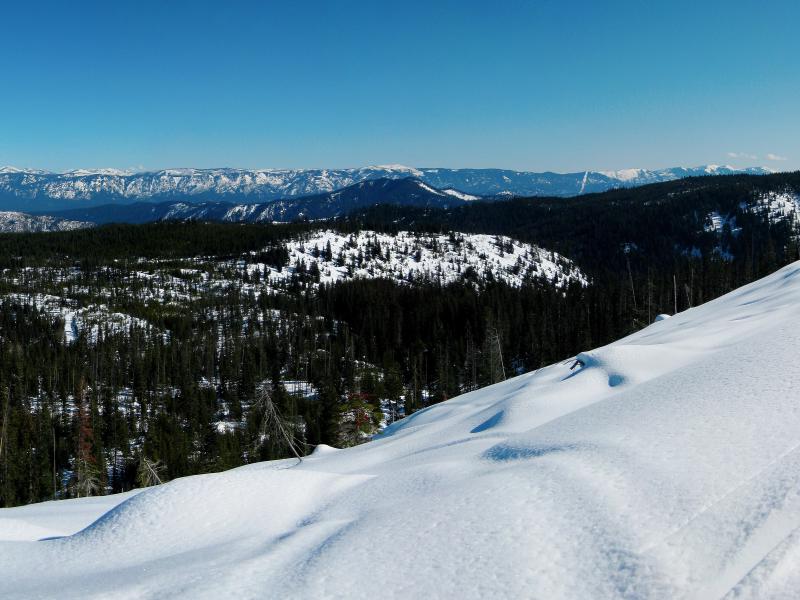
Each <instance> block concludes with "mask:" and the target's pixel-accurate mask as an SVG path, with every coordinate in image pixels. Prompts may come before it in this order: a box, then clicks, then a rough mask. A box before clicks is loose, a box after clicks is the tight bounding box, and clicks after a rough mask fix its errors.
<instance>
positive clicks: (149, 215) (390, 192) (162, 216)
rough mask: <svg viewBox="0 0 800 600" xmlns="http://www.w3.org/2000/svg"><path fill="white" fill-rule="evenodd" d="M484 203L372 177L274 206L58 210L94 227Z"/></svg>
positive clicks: (409, 181) (179, 204)
mask: <svg viewBox="0 0 800 600" xmlns="http://www.w3.org/2000/svg"><path fill="white" fill-rule="evenodd" d="M478 199H482V197H481V196H473V195H469V194H465V193H463V192H458V191H456V190H452V189H448V190H439V189H436V188H434V187H431V186H430V185H428V184H426V183H424V182H422V181H420V180H419V179H415V178H413V177H407V178H405V179H387V178H381V179H370V180H367V181H362V182H360V183H355V184H353V185H350V186H348V187H346V188H343V189H340V190H336V191H334V192H324V193H319V194H312V195H309V196H300V197H289V198H285V199H281V200H272V201H269V202H261V203H251V204H234V203H231V202H225V201H200V202H186V201H167V202H155V203H154V202H134V203H133V204H124V205H120V204H105V205H102V206H92V207H87V208H75V209H68V210H63V211H55V212H52V213H51V214H53V215H55V216H57V217H58V218H61V219H70V220H80V221H84V222H90V223H94V224H98V225H100V224H105V223H148V222H152V221H170V220H172V221H186V220H194V221H220V222H228V223H269V222H274V221H278V222H289V221H295V220H298V219H309V220H318V219H331V218H334V217H341V216H344V215H346V214H348V213H350V212H352V211H354V210H357V209H361V208H366V207H369V206H374V205H376V204H397V205H403V206H416V207H430V208H449V207H451V206H455V205H459V204H464V203H467V202H470V201H473V200H478Z"/></svg>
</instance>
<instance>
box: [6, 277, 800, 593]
mask: <svg viewBox="0 0 800 600" xmlns="http://www.w3.org/2000/svg"><path fill="white" fill-rule="evenodd" d="M798 344H800V263H795V264H793V265H790V266H788V267H786V268H784V269H782V270H780V271H778V272H777V273H775V274H774V275H772V276H770V277H767V278H766V279H764V280H762V281H759V282H756V283H754V284H752V285H749V286H747V287H744V288H742V289H740V290H737V291H735V292H733V293H731V294H728V295H727V296H725V297H723V298H720V299H718V300H716V301H713V302H710V303H708V304H706V305H703V306H700V307H697V308H694V309H692V310H688V311H686V312H684V313H681V314H679V315H676V316H673V317H672V318H669V319H664V320H660V321H659V322H657V323H654V324H653V325H651V326H649V327H647V328H646V329H644V330H642V331H640V332H638V333H636V334H634V335H631V336H629V337H627V338H625V339H623V340H620V341H618V342H616V343H614V344H611V345H609V346H607V347H604V348H599V349H596V350H593V351H587V352H585V353H583V354H581V355H579V357H578V359H579V360H580V363H579V364H578V366H575V368H574V369H573V370H571V369H570V367H571V366H572V365H573V363H574V362H575V361H572V360H568V361H565V362H563V363H561V364H556V365H553V366H550V367H547V368H544V369H541V370H539V371H537V372H534V373H530V374H527V375H523V376H521V377H517V378H515V379H511V380H508V381H506V382H504V383H501V384H497V385H494V386H492V387H489V388H485V389H482V390H478V391H476V392H472V393H470V394H466V395H463V396H460V397H458V398H454V399H453V400H450V401H449V402H445V403H443V404H439V405H436V406H433V407H430V408H428V409H426V410H423V411H420V412H417V413H415V414H413V415H412V416H410V417H408V418H406V419H404V420H402V421H399V422H397V423H396V424H394V425H392V426H391V427H390V428H389V429H388V430H387V431H386V433H385V434H384V435H383V436H382V437H381V438H380V439H377V440H375V441H373V442H371V443H369V444H365V445H362V446H357V447H354V448H350V449H347V450H339V451H336V450H333V449H330V448H318V449H317V451H316V452H315V453H314V455H313V456H311V457H309V458H307V459H306V460H304V461H303V462H302V464H295V463H296V461H293V460H286V461H278V462H272V463H261V464H256V465H251V466H248V467H244V468H240V469H235V470H232V471H228V472H225V473H220V474H215V475H203V476H197V477H188V478H184V479H180V480H176V481H174V482H172V483H169V484H167V485H163V486H159V487H157V488H153V489H149V490H147V491H145V492H143V493H140V494H138V495H136V496H135V497H133V498H120V501H121V504H119V505H118V506H117V507H116V508H114V509H112V510H110V511H109V512H108V513H106V514H105V515H104V516H103V517H101V518H100V519H99V520H98V521H96V522H94V523H93V524H91V525H90V524H89V523H88V519H87V522H86V525H88V527H87V528H86V529H84V530H82V531H81V532H79V533H76V534H75V535H72V536H69V537H64V538H61V539H54V540H48V541H34V540H35V539H38V538H41V537H46V536H48V535H61V534H63V532H64V531H67V530H73V529H75V523H74V512H73V511H72V510H69V511H65V513H69V516H68V518H69V519H71V523H72V525H71V526H70V527H60V526H59V525H58V523H57V517H58V515H59V511H60V509H59V503H53V504H49V505H47V506H42V505H34V506H31V507H24V508H17V509H11V510H4V511H0V531H3V529H2V525H1V524H2V523H3V522H7V521H8V520H9V519H13V520H14V521H15V522H16V524H17V525H16V527H15V529H14V531H15V533H13V535H12V536H10V537H12V538H13V539H20V538H22V537H25V535H23V534H24V532H25V531H28V532H29V534H28V535H27V537H28V539H29V540H30V541H22V542H20V541H16V542H4V543H0V557H1V560H0V597H3V598H6V599H10V598H31V597H59V598H78V597H80V598H104V597H109V596H113V597H118V598H163V597H184V598H219V597H236V598H263V597H272V598H371V597H375V596H380V597H386V598H421V597H437V598H548V599H552V598H592V599H597V598H618V597H625V598H702V599H706V598H720V597H730V598H734V597H736V598H766V597H785V598H792V597H796V596H797V592H798V590H800V568H798V566H800V401H798V400H800V398H799V397H798V395H799V392H798V390H799V389H800V363H798V361H797V360H796V353H797V348H798ZM122 500H125V501H124V502H122ZM64 506H65V507H66V505H64Z"/></svg>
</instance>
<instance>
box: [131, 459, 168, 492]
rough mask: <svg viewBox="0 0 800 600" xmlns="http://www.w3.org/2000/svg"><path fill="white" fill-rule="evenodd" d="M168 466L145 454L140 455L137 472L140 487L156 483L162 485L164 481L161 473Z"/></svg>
mask: <svg viewBox="0 0 800 600" xmlns="http://www.w3.org/2000/svg"><path fill="white" fill-rule="evenodd" d="M165 468H166V467H165V466H164V465H163V464H162V463H161V461H155V462H153V461H152V460H150V459H149V458H147V457H146V456H144V455H143V454H142V455H140V456H139V469H138V471H137V473H136V479H137V481H138V482H139V486H140V487H151V486H154V485H161V484H162V483H164V482H163V481H162V480H161V473H163V472H164V469H165Z"/></svg>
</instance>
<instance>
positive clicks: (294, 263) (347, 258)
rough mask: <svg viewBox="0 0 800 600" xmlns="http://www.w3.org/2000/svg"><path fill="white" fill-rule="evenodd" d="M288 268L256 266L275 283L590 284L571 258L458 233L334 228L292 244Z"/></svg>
mask: <svg viewBox="0 0 800 600" xmlns="http://www.w3.org/2000/svg"><path fill="white" fill-rule="evenodd" d="M286 247H287V250H288V251H289V262H288V265H287V266H286V267H285V268H283V269H282V270H281V271H277V270H276V269H274V268H270V267H268V266H267V265H264V264H258V263H256V264H250V265H247V268H248V270H249V271H250V272H252V271H254V270H258V271H260V272H261V274H262V275H264V277H265V279H268V280H269V281H271V282H273V283H275V282H277V281H282V280H288V279H291V277H292V276H293V275H294V274H296V273H297V271H298V268H300V265H301V264H302V268H303V269H305V270H306V271H309V270H311V269H313V268H316V269H317V271H318V272H319V281H320V283H335V282H337V281H343V280H349V279H379V278H381V279H391V280H394V281H396V282H398V283H412V282H436V283H441V284H448V283H452V282H454V281H460V280H464V279H466V280H474V281H486V280H488V279H495V280H498V281H503V282H505V283H507V284H509V285H512V286H520V285H522V283H523V282H526V281H527V282H530V281H532V280H541V281H543V282H546V283H548V284H552V285H555V286H559V287H560V286H564V285H567V284H569V283H570V282H576V283H580V284H586V283H587V282H588V280H587V279H586V276H585V275H584V274H583V273H582V272H581V270H580V269H579V268H578V267H577V266H576V265H575V264H574V263H573V262H572V261H570V260H569V259H567V258H565V257H564V256H561V255H560V254H558V253H557V252H552V251H548V250H544V249H542V248H539V247H538V246H534V245H532V244H525V243H522V242H519V241H517V240H513V239H511V238H509V237H506V236H492V235H480V234H467V233H459V232H452V233H449V234H438V235H434V234H423V233H414V232H409V231H400V232H398V233H397V234H396V235H392V234H387V233H379V232H375V231H360V232H358V233H354V234H351V235H344V234H340V233H336V232H334V231H330V230H320V231H315V232H312V233H310V234H309V235H307V236H304V237H303V238H301V239H295V240H292V241H290V242H288V243H287V245H286Z"/></svg>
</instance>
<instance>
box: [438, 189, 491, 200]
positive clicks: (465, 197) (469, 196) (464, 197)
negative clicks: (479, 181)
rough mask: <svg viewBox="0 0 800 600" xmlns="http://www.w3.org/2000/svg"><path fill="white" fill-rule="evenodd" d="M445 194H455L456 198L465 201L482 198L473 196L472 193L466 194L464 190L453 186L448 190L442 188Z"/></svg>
mask: <svg viewBox="0 0 800 600" xmlns="http://www.w3.org/2000/svg"><path fill="white" fill-rule="evenodd" d="M441 192H442V193H443V194H447V195H448V196H453V197H454V198H458V199H459V200H464V201H465V202H470V201H472V200H480V199H481V197H480V196H473V195H472V194H465V193H464V192H459V191H458V190H454V189H452V188H448V189H446V190H441Z"/></svg>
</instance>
